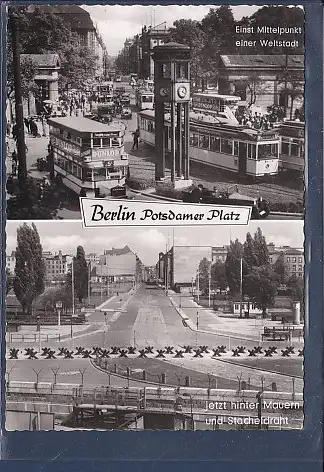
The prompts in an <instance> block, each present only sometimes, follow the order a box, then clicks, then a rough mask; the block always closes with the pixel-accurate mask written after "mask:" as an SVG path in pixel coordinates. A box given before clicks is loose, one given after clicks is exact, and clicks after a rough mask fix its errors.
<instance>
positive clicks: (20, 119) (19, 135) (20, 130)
mask: <svg viewBox="0 0 324 472" xmlns="http://www.w3.org/2000/svg"><path fill="white" fill-rule="evenodd" d="M10 24H11V44H12V58H13V73H14V85H15V110H16V135H15V138H16V143H17V154H18V162H19V166H18V182H19V188H20V190H22V189H24V188H25V185H26V182H27V162H26V145H25V131H24V113H23V105H22V93H21V67H20V42H19V26H18V15H17V14H16V13H11V14H10Z"/></svg>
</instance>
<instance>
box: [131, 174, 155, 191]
mask: <svg viewBox="0 0 324 472" xmlns="http://www.w3.org/2000/svg"><path fill="white" fill-rule="evenodd" d="M126 185H127V186H128V187H130V188H132V189H134V190H145V189H147V188H150V187H154V180H153V179H145V178H144V177H143V178H141V177H131V178H129V179H126Z"/></svg>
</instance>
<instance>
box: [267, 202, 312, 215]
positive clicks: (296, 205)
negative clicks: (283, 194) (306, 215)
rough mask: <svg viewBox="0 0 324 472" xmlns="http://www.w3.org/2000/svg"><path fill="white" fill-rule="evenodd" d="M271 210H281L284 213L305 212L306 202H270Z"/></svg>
mask: <svg viewBox="0 0 324 472" xmlns="http://www.w3.org/2000/svg"><path fill="white" fill-rule="evenodd" d="M269 206H270V211H281V212H284V213H303V212H304V204H303V202H302V201H297V202H270V203H269Z"/></svg>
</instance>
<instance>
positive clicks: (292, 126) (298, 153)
mask: <svg viewBox="0 0 324 472" xmlns="http://www.w3.org/2000/svg"><path fill="white" fill-rule="evenodd" d="M278 131H279V134H280V161H279V167H280V169H281V170H293V171H297V172H304V168H305V123H304V122H301V121H285V122H283V123H281V124H280V125H279V127H278Z"/></svg>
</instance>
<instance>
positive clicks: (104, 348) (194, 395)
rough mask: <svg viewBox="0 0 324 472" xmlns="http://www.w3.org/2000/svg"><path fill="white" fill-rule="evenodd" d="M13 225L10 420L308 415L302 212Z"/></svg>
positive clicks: (136, 426) (135, 423) (247, 419)
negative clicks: (221, 221) (204, 223)
mask: <svg viewBox="0 0 324 472" xmlns="http://www.w3.org/2000/svg"><path fill="white" fill-rule="evenodd" d="M6 233H7V247H6V319H5V326H6V374H5V376H6V378H5V385H6V430H9V431H13V430H20V431H22V430H30V431H32V430H57V431H75V430H100V431H104V430H137V431H142V430H161V429H164V430H165V429H167V430H215V431H216V430H242V429H243V430H247V429H250V430H252V429H259V430H260V429H262V430H289V429H301V428H302V427H303V360H304V325H307V312H306V309H305V303H304V297H305V289H304V278H305V277H304V249H303V247H304V239H303V238H304V234H303V222H302V221H296V220H294V221H289V222H287V221H267V222H265V221H264V222H256V223H254V222H251V223H250V224H249V225H247V226H239V227H238V226H237V227H235V226H231V227H229V226H215V227H208V229H207V228H204V227H199V226H198V227H190V228H189V227H188V228H179V227H176V228H157V227H146V228H127V227H118V228H96V229H93V228H92V229H90V228H89V229H85V228H83V226H82V223H81V222H79V221H65V222H62V221H59V222H58V221H47V222H39V221H35V222H32V221H28V222H23V221H8V222H7V229H6Z"/></svg>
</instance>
